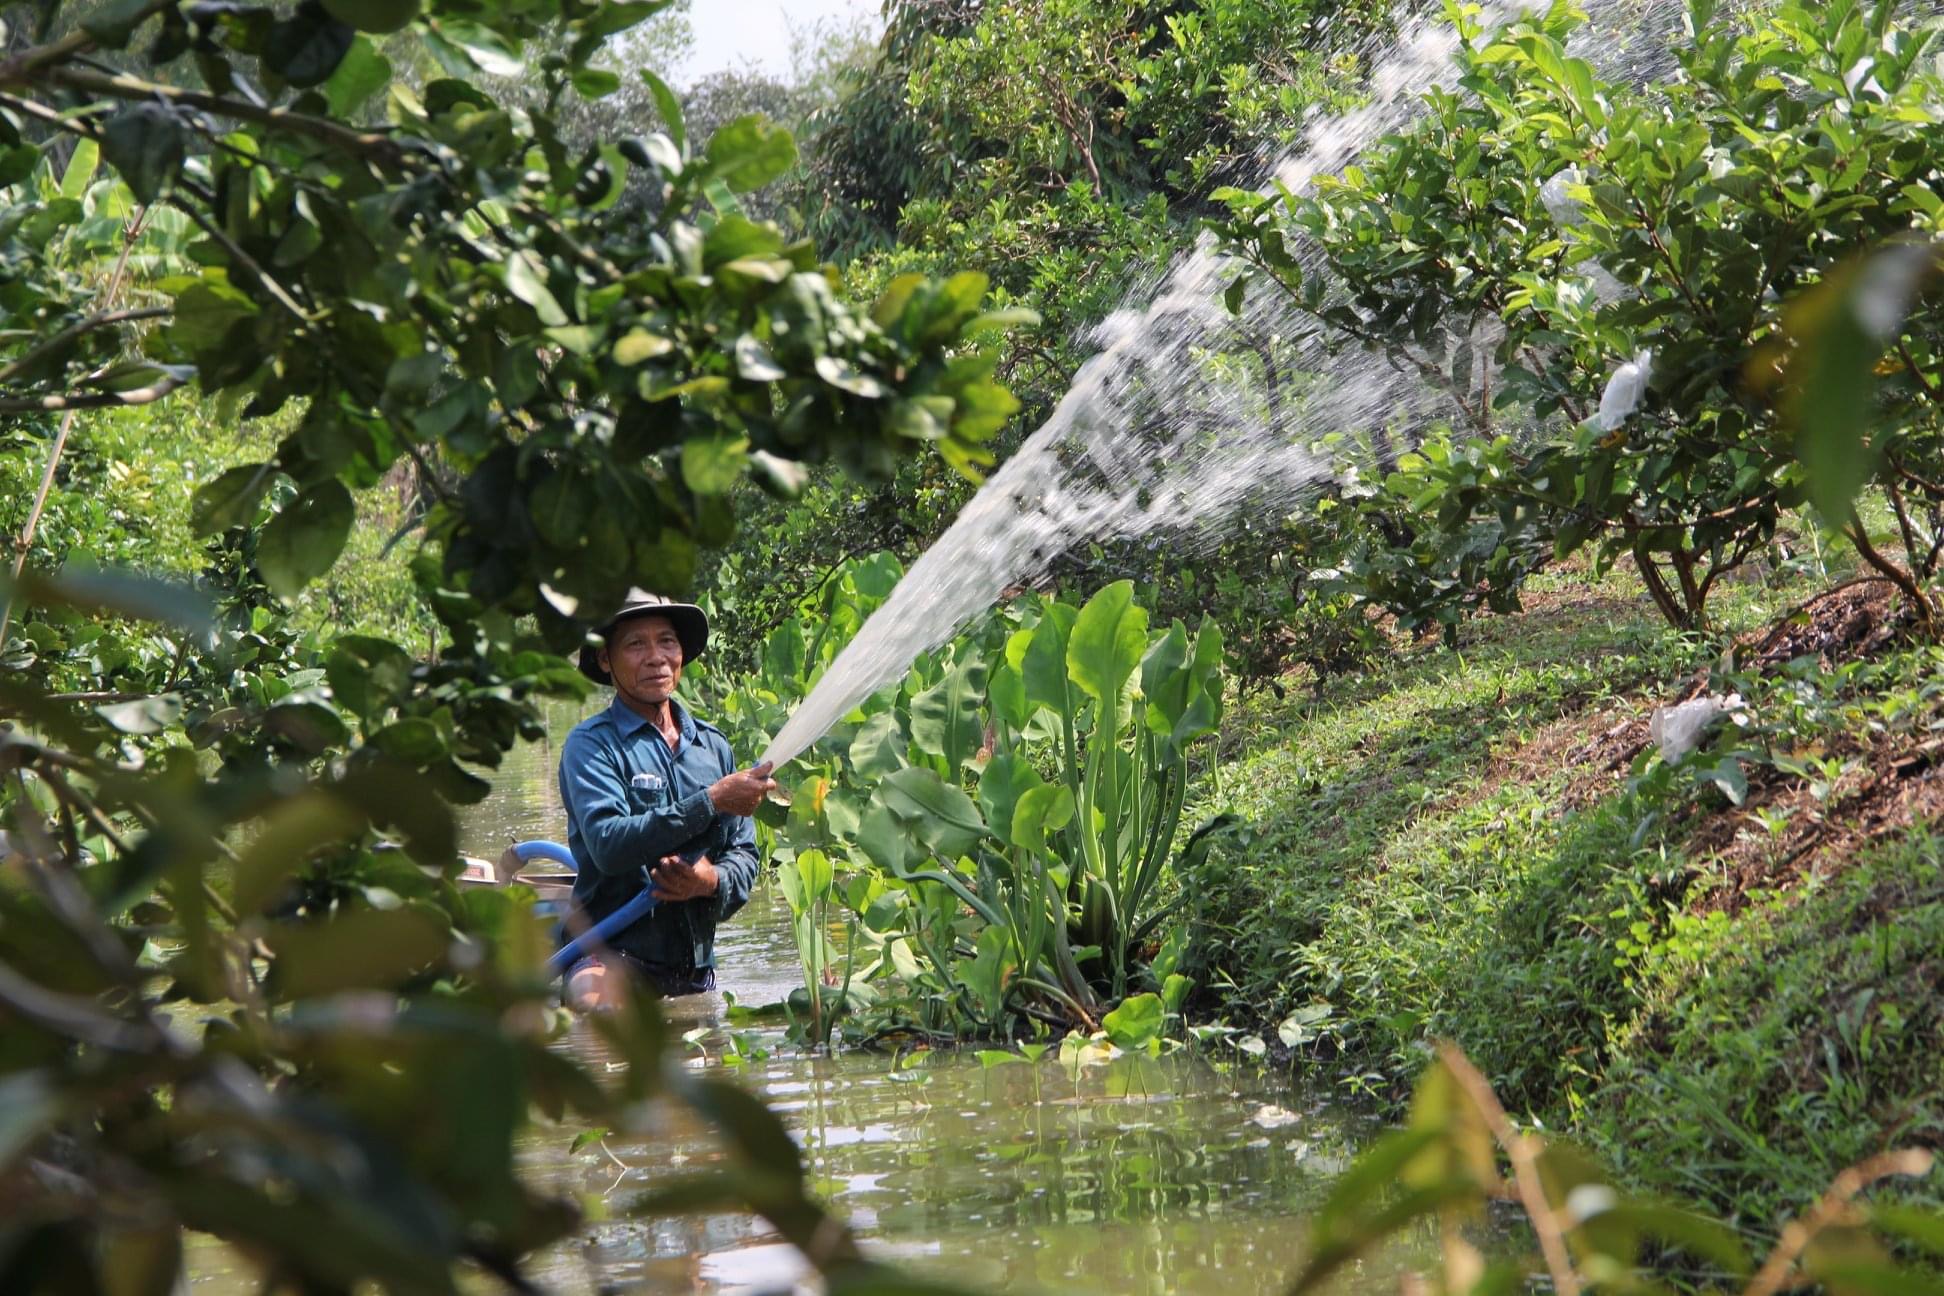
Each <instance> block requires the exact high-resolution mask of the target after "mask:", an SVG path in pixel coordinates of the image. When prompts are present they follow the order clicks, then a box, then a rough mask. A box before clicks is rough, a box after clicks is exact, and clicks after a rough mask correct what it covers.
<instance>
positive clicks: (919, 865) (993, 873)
mask: <svg viewBox="0 0 1944 1296" xmlns="http://www.w3.org/2000/svg"><path fill="white" fill-rule="evenodd" d="M869 566H870V564H858V565H854V566H851V567H849V568H846V569H842V570H841V573H840V578H839V579H838V580H837V581H835V582H834V585H835V587H836V588H837V589H838V590H840V591H842V590H848V591H851V593H850V594H849V595H848V596H846V597H837V596H833V597H831V598H830V599H828V600H827V601H826V602H825V603H824V607H823V613H824V615H826V616H828V617H830V618H831V620H833V621H835V622H838V623H841V624H842V625H843V627H844V629H843V630H842V631H840V632H837V633H835V634H832V635H829V636H825V635H819V636H818V638H817V640H816V642H815V643H814V644H813V645H806V644H805V643H804V638H803V631H802V628H801V626H800V624H799V623H798V622H797V621H796V619H795V618H792V619H790V620H787V621H785V622H784V623H783V625H781V626H779V627H778V629H777V630H775V631H774V632H772V634H771V637H770V640H769V643H768V644H767V645H766V647H765V649H764V652H763V670H762V674H761V677H760V679H759V680H745V681H741V682H740V683H739V684H735V685H733V686H731V687H729V688H727V690H726V692H725V694H724V696H723V697H722V699H721V701H720V703H719V704H718V705H717V710H718V711H719V712H726V713H728V714H731V715H737V714H740V715H750V716H770V715H773V716H774V717H775V719H774V720H773V721H769V722H766V726H765V727H766V729H768V730H769V731H771V732H773V726H774V725H778V724H780V723H781V722H782V715H783V714H784V712H785V709H784V708H782V707H778V708H776V710H775V711H771V709H770V707H771V703H770V701H769V699H770V698H771V697H772V696H777V697H781V698H790V697H800V696H801V695H802V694H803V693H804V692H805V691H807V688H808V680H809V678H811V677H814V675H815V674H816V673H817V671H818V670H819V669H820V666H821V663H822V662H823V661H827V660H829V659H830V657H831V656H832V655H834V654H835V653H836V652H838V651H839V650H840V649H841V648H842V646H843V642H844V639H845V638H846V637H847V636H848V635H849V634H852V633H855V630H856V629H857V628H858V626H859V625H861V619H857V618H853V617H852V615H851V609H850V607H849V606H848V603H849V599H850V598H857V599H859V600H860V601H861V603H862V605H863V606H870V605H871V602H870V600H872V599H873V598H875V597H881V596H882V593H888V590H889V582H883V583H882V584H880V583H879V582H878V581H877V580H876V578H875V577H868V578H867V568H869ZM867 588H868V589H869V590H870V591H871V593H869V594H867V593H866V592H865V590H866V589H867ZM1220 662H1221V636H1220V633H1219V631H1217V630H1216V629H1215V628H1214V627H1213V626H1212V625H1211V626H1204V627H1203V628H1202V630H1201V631H1199V632H1198V633H1195V634H1193V635H1191V634H1190V633H1189V632H1188V630H1187V629H1186V628H1185V627H1183V626H1180V625H1175V626H1172V627H1170V629H1169V630H1167V631H1166V632H1163V633H1158V634H1153V633H1150V632H1149V631H1148V629H1147V613H1146V611H1145V610H1144V609H1142V608H1141V607H1139V606H1138V605H1136V604H1135V603H1134V601H1133V593H1132V587H1131V586H1130V585H1128V584H1126V583H1121V584H1118V585H1113V586H1109V587H1108V588H1107V589H1106V590H1104V591H1102V592H1101V593H1100V594H1098V595H1096V596H1095V597H1094V598H1093V599H1091V600H1089V601H1088V602H1087V603H1086V604H1085V605H1084V606H1082V607H1078V608H1076V607H1074V606H1072V605H1071V604H1066V603H1062V602H1060V601H1058V600H1054V599H1045V600H1038V601H1036V602H1035V603H1034V604H1033V605H1030V606H1026V607H1021V608H1015V609H1012V610H1009V611H1008V612H1007V613H1006V614H1004V615H1002V616H1000V617H997V618H995V620H994V622H993V623H992V624H990V625H988V626H986V627H984V628H983V629H982V630H980V631H978V632H976V633H975V634H972V635H968V636H965V637H963V638H961V639H959V640H958V641H956V642H954V643H953V644H951V645H950V646H948V647H947V648H944V649H942V650H940V651H938V652H936V653H932V654H927V655H925V656H924V657H921V658H920V659H919V660H918V661H917V662H916V663H914V664H913V666H912V668H911V670H910V672H909V674H908V676H907V678H906V679H905V681H904V682H903V683H902V685H900V686H898V687H897V688H896V689H894V690H887V691H886V692H885V693H883V694H880V695H879V696H878V697H876V698H873V699H870V700H869V701H868V702H867V703H866V704H865V708H864V713H863V714H861V715H854V716H852V717H850V718H848V719H846V720H845V721H844V722H843V723H842V725H841V726H840V727H839V729H838V731H837V733H836V734H835V735H833V738H832V739H830V740H827V741H824V742H820V743H817V744H815V745H814V746H813V748H812V750H811V752H810V753H808V754H806V756H805V758H804V759H805V760H807V761H811V762H813V763H815V764H816V765H817V767H818V770H819V772H818V773H816V774H814V775H812V776H810V777H806V778H805V779H803V780H802V781H801V782H800V783H799V784H798V786H797V788H796V790H795V803H794V805H793V806H792V807H791V809H790V812H789V814H788V816H787V818H786V819H783V820H782V821H780V822H777V821H774V820H773V821H772V822H773V823H774V826H775V831H776V832H777V834H778V837H779V841H780V842H781V844H782V848H783V849H784V850H785V851H786V852H788V851H792V850H794V851H800V852H808V851H818V852H823V853H825V854H827V855H829V856H831V857H835V856H836V855H837V853H838V852H839V851H840V850H842V851H844V852H847V853H848V858H849V860H850V861H851V864H852V866H853V867H855V868H857V869H859V870H860V872H859V874H858V875H857V877H856V878H855V879H854V886H853V887H852V888H850V889H847V890H846V899H847V901H848V902H849V903H851V904H852V906H853V909H854V912H855V915H856V918H857V920H858V921H859V924H860V926H861V929H862V930H864V931H866V932H869V933H871V934H872V940H873V942H874V944H875V945H876V946H877V947H878V948H879V949H880V950H881V952H880V953H879V954H877V955H875V956H873V958H874V961H873V962H872V963H871V964H870V966H869V970H868V971H867V972H864V973H861V974H860V978H859V979H860V982H861V983H862V984H867V985H869V986H871V987H873V989H874V990H875V991H876V992H877V993H878V994H879V996H880V997H879V999H878V1001H877V1003H876V1005H875V1006H874V1008H873V1009H872V1012H873V1014H874V1015H875V1019H876V1020H880V1021H882V1020H892V1021H896V1020H903V1019H904V1017H905V1015H909V1014H916V1013H918V1012H919V1010H918V1009H917V1007H916V1006H915V1005H916V1004H917V1003H918V1002H920V1001H922V1000H923V998H924V996H927V995H932V994H937V993H941V989H940V988H941V987H944V988H947V989H950V990H952V992H953V993H962V994H963V995H965V996H967V997H968V998H966V999H964V1000H953V1001H951V1002H954V1003H957V1004H959V1005H961V1007H963V1006H964V1005H968V1004H969V1005H970V1006H969V1007H965V1013H966V1015H965V1016H964V1018H963V1020H958V1021H957V1026H956V1028H957V1029H959V1030H962V1031H966V1032H971V1033H983V1032H987V1031H990V1030H993V1029H996V1028H997V1026H998V1024H999V1023H1000V1021H1002V1020H1003V1019H1004V1018H1005V1017H1006V1016H1007V1015H1008V1014H1010V1013H1016V1012H1018V1011H1019V1009H1018V1008H1016V1007H1014V1006H1013V1003H1014V999H1015V998H1017V997H1018V996H1019V995H1021V994H1022V993H1024V994H1025V996H1026V997H1025V998H1024V999H1023V1000H1021V1002H1024V1003H1029V1004H1033V1005H1034V1006H1035V1010H1036V1011H1037V1012H1038V1013H1040V1014H1041V1015H1045V1014H1048V1013H1056V1014H1062V1015H1064V1016H1065V1017H1066V1018H1067V1019H1068V1020H1070V1021H1073V1022H1075V1023H1078V1022H1079V1021H1081V1020H1082V1017H1083V1015H1086V1016H1087V1017H1088V1019H1090V1020H1096V1021H1097V1020H1098V1017H1097V1015H1095V1014H1097V1012H1098V1007H1099V1005H1101V1004H1102V1003H1103V1002H1105V1003H1107V1004H1112V1003H1116V1002H1119V1001H1121V1000H1123V999H1125V998H1126V997H1127V993H1128V991H1129V990H1130V988H1135V987H1130V985H1129V982H1130V979H1131V978H1133V977H1134V976H1136V975H1137V974H1139V971H1140V959H1141V958H1142V949H1143V947H1144V945H1145V944H1146V942H1147V941H1148V939H1149V938H1150V937H1151V936H1152V935H1153V934H1154V933H1155V932H1156V930H1157V929H1158V926H1159V924H1160V922H1161V921H1162V920H1163V919H1164V918H1165V917H1166V914H1167V912H1168V909H1167V907H1166V904H1165V903H1164V901H1163V896H1164V894H1165V886H1166V880H1167V878H1168V877H1169V875H1170V866H1171V863H1172V860H1173V852H1174V850H1175V844H1176V829H1177V826H1178V823H1179V817H1180V813H1181V805H1182V801H1183V798H1184V796H1185V793H1186V782H1187V780H1186V778H1185V765H1184V758H1185V753H1186V749H1187V747H1188V746H1189V745H1190V744H1191V743H1192V742H1193V741H1194V740H1195V739H1196V738H1198V737H1200V736H1203V735H1205V734H1206V733H1208V732H1210V731H1212V729H1213V727H1214V725H1215V723H1216V721H1217V720H1218V718H1219V716H1220V697H1221V688H1222V685H1221V678H1220ZM792 669H796V670H800V671H801V672H802V675H803V676H804V678H802V679H799V680H797V681H794V682H792V681H791V680H790V679H789V678H787V677H788V675H789V673H790V671H791V670H792ZM1137 681H1138V683H1137ZM1102 697H1104V699H1105V702H1104V704H1103V702H1102V701H1101V700H1099V699H1101V698H1102ZM767 736H768V735H767V732H764V733H759V734H757V735H754V736H752V738H751V739H750V742H752V743H754V744H757V745H760V744H761V743H762V742H764V741H766V739H767ZM981 756H983V758H982V759H981ZM852 891H855V892H856V894H855V895H854V896H853V895H852V894H851V892H852ZM948 928H949V930H950V932H951V935H950V937H949V942H951V943H957V942H961V941H968V940H974V939H975V938H976V945H975V948H974V952H973V955H972V957H969V958H966V957H958V958H950V959H948V958H944V957H942V951H943V949H944V948H945V947H946V943H947V942H948V937H947V936H946V931H947V929H948ZM1168 948H1169V949H1170V950H1171V951H1173V952H1171V953H1170V954H1169V955H1168V961H1166V965H1165V966H1158V967H1157V968H1156V970H1154V972H1153V978H1154V981H1155V983H1156V984H1157V985H1159V986H1160V987H1161V988H1162V990H1163V991H1164V994H1165V995H1166V996H1167V997H1166V998H1158V997H1156V996H1154V995H1149V996H1147V998H1148V999H1151V1000H1154V1002H1155V1004H1156V1005H1159V1006H1160V1007H1161V1008H1162V1009H1163V1010H1164V1012H1165V1011H1167V1010H1169V1009H1168V1008H1167V1005H1168V1004H1174V1005H1176V1006H1178V1005H1179V1002H1180V998H1181V996H1182V995H1184V994H1185V993H1186V991H1187V988H1188V986H1189V984H1190V983H1189V982H1188V980H1187V979H1186V978H1184V977H1181V976H1179V975H1178V974H1176V973H1175V972H1174V966H1175V961H1178V958H1179V952H1178V950H1173V947H1172V946H1170V947H1168ZM913 950H921V951H925V950H928V951H930V954H931V957H928V958H927V959H926V960H924V961H919V962H914V960H913V954H912V951H913ZM1083 960H1085V963H1084V964H1083ZM1013 977H1023V978H1026V979H1027V980H1028V982H1030V983H1031V985H1032V986H1033V987H1034V988H1033V989H1031V990H1030V991H1025V992H1022V991H1021V990H1020V989H1018V987H1017V986H1016V985H1015V984H1014V983H1013V982H1012V981H1011V980H1009V978H1013ZM1136 999H1137V1000H1138V999H1139V996H1138V995H1137V996H1136ZM1089 1005H1092V1007H1089ZM926 1011H928V1012H933V1013H935V1012H936V1011H937V1009H929V1010H926ZM1147 1011H1148V1007H1147V1004H1146V1002H1145V1001H1140V1002H1135V1003H1133V1005H1132V1006H1130V1007H1128V1008H1127V1009H1126V1011H1125V1014H1124V1016H1123V1017H1122V1018H1117V1019H1116V1020H1117V1021H1121V1022H1124V1023H1127V1026H1126V1030H1125V1031H1124V1032H1123V1034H1124V1036H1125V1038H1126V1039H1127V1040H1128V1041H1129V1044H1128V1047H1146V1044H1145V1043H1144V1042H1143V1041H1145V1040H1148V1039H1151V1038H1152V1036H1151V1035H1149V1034H1148V1033H1147V1027H1146V1026H1144V1025H1141V1024H1140V1022H1141V1021H1143V1020H1145V1018H1144V1016H1143V1014H1145V1013H1146V1012H1147ZM958 1012H959V1009H958V1008H954V1009H952V1010H951V1013H952V1014H953V1015H956V1014H957V1013H958ZM927 1019H928V1020H929V1018H927Z"/></svg>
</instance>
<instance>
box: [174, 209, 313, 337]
mask: <svg viewBox="0 0 1944 1296" xmlns="http://www.w3.org/2000/svg"><path fill="white" fill-rule="evenodd" d="M182 184H183V187H184V188H186V189H187V190H188V191H189V192H190V193H192V194H194V195H195V196H196V197H197V198H199V199H201V200H202V201H203V202H205V203H207V204H208V205H209V206H211V207H212V208H213V207H214V206H215V205H216V195H214V194H212V193H210V192H208V191H207V190H205V189H202V188H201V187H199V186H197V185H194V184H191V183H189V182H188V181H183V182H182ZM167 201H168V204H169V206H171V207H173V208H175V209H176V210H177V211H179V212H181V213H182V214H183V215H185V216H187V217H188V218H189V219H190V220H192V221H194V222H196V226H197V228H199V229H201V230H202V232H203V233H205V234H207V235H209V237H211V238H213V239H215V240H216V241H217V242H218V243H220V244H222V245H223V250H224V251H225V252H227V253H229V255H230V259H231V260H233V261H235V262H236V263H237V264H238V265H240V266H242V267H243V268H244V269H245V270H247V271H249V272H250V274H251V276H252V277H254V278H255V279H256V281H257V282H258V283H259V284H261V285H262V286H263V291H265V292H267V293H269V294H270V296H271V297H272V298H273V299H275V301H276V303H277V305H279V306H281V307H283V308H284V309H285V310H287V311H289V312H290V313H291V314H292V315H294V316H296V317H297V322H298V323H300V324H308V323H310V322H311V316H310V312H308V311H306V310H305V309H304V308H303V307H302V306H301V305H299V304H298V302H297V299H296V298H295V297H292V296H291V295H290V292H289V290H288V289H286V288H285V287H284V286H283V285H282V284H280V283H278V282H277V281H276V280H275V279H273V278H271V277H270V272H269V271H268V270H265V269H264V268H263V267H262V266H261V265H258V264H257V259H256V258H255V257H253V256H251V255H250V254H249V253H248V252H245V251H244V250H243V248H242V247H241V245H239V244H238V243H237V241H236V240H235V239H233V238H231V237H230V236H229V235H228V234H227V233H226V232H225V231H224V230H223V227H222V226H220V225H218V224H216V222H214V221H212V220H210V219H209V217H208V216H206V215H205V214H203V212H202V211H201V210H200V209H198V208H196V207H194V206H191V205H190V204H189V203H186V202H183V201H182V200H181V199H180V198H178V197H177V196H176V195H174V194H170V195H169V197H168V200H167Z"/></svg>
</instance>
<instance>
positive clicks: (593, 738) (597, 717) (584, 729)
mask: <svg viewBox="0 0 1944 1296" xmlns="http://www.w3.org/2000/svg"><path fill="white" fill-rule="evenodd" d="M618 732H619V730H617V729H616V728H615V727H614V717H613V716H612V715H610V714H609V708H607V707H602V708H601V709H600V710H599V711H596V712H595V713H594V714H593V715H591V716H589V717H587V719H585V720H583V721H581V722H580V723H579V724H577V725H575V726H574V727H573V728H572V729H571V730H569V731H568V733H567V738H566V742H567V743H573V744H574V745H575V746H580V745H582V744H585V743H589V742H604V741H608V740H611V739H612V738H613V736H614V735H615V734H616V733H618ZM564 745H565V743H563V746H564Z"/></svg>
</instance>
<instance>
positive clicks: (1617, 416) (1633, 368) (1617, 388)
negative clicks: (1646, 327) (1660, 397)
mask: <svg viewBox="0 0 1944 1296" xmlns="http://www.w3.org/2000/svg"><path fill="white" fill-rule="evenodd" d="M1653 376H1654V353H1653V351H1652V350H1651V349H1649V350H1645V351H1641V352H1639V353H1638V354H1637V355H1635V356H1634V358H1633V359H1631V360H1629V361H1627V363H1625V364H1623V365H1621V366H1620V367H1619V368H1618V369H1615V370H1614V371H1613V376H1612V377H1611V378H1609V379H1607V385H1606V391H1604V392H1602V393H1601V394H1600V411H1599V413H1597V414H1595V415H1594V416H1593V417H1592V418H1591V419H1589V420H1588V422H1590V423H1592V424H1593V425H1594V426H1595V427H1596V428H1598V429H1599V430H1600V431H1602V432H1612V431H1614V430H1616V429H1617V428H1618V427H1619V426H1620V425H1621V424H1622V423H1625V422H1626V421H1627V417H1628V415H1630V414H1632V413H1633V412H1634V411H1635V410H1636V409H1639V408H1640V398H1641V397H1643V396H1645V395H1646V394H1647V382H1648V380H1649V379H1651V378H1652V377H1653Z"/></svg>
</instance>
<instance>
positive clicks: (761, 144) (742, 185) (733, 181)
mask: <svg viewBox="0 0 1944 1296" xmlns="http://www.w3.org/2000/svg"><path fill="white" fill-rule="evenodd" d="M673 124H674V125H675V126H676V128H677V129H679V128H680V122H679V119H677V120H676V121H675V122H674V123H673ZM706 157H707V159H708V163H709V166H710V168H711V169H712V170H713V171H714V173H715V176H716V177H717V178H718V179H720V180H721V181H722V183H723V184H725V185H727V186H728V187H729V189H730V191H731V192H732V193H748V192H749V191H750V190H752V189H761V188H762V187H763V186H764V185H766V184H768V183H769V182H770V181H772V180H774V179H776V178H777V177H778V176H780V175H782V174H783V173H784V172H785V171H788V170H789V169H790V168H791V167H792V166H794V165H795V164H796V158H797V151H796V141H795V140H793V139H792V138H790V133H789V132H788V131H786V130H783V129H782V128H781V127H779V126H776V125H775V124H774V123H772V122H770V121H768V120H767V119H765V118H763V117H756V116H751V117H738V118H736V119H735V120H734V121H732V122H729V123H728V124H726V125H724V126H723V127H722V128H721V129H719V130H718V131H716V133H715V134H714V135H713V136H711V137H710V139H709V147H708V151H707V153H706Z"/></svg>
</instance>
